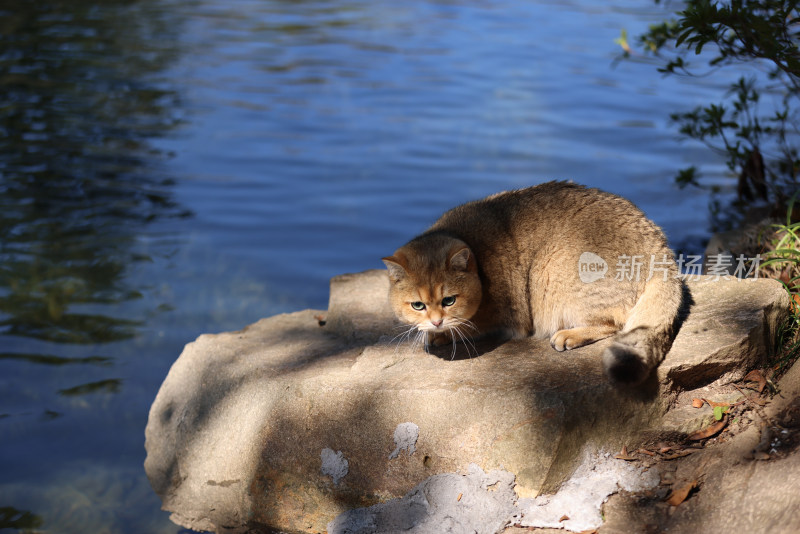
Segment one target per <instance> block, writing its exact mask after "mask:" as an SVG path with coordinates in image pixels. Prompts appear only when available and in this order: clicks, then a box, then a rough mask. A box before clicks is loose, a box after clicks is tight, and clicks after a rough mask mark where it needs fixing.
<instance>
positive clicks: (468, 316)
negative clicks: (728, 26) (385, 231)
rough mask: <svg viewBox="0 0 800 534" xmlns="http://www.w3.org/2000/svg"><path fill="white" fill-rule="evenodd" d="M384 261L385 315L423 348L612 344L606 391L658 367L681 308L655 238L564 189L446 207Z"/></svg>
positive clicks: (657, 233)
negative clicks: (502, 342)
mask: <svg viewBox="0 0 800 534" xmlns="http://www.w3.org/2000/svg"><path fill="white" fill-rule="evenodd" d="M383 262H384V264H385V265H386V267H387V269H388V275H389V279H390V287H389V301H390V304H391V307H392V309H393V311H394V313H395V315H396V316H397V317H398V319H400V320H401V321H402V322H404V323H406V324H408V325H411V326H410V328H412V329H413V328H416V329H417V330H418V331H419V332H420V333H422V334H424V335H425V336H426V337H427V344H430V345H442V344H446V343H450V342H452V343H455V342H457V341H462V342H466V343H471V340H472V339H475V338H477V337H479V336H483V335H486V334H500V335H501V336H504V337H507V338H509V337H510V338H522V337H526V336H535V337H537V338H549V339H550V344H551V345H552V347H553V348H554V349H555V350H557V351H564V350H570V349H574V348H577V347H581V346H584V345H587V344H590V343H594V342H595V341H598V340H600V339H603V338H607V337H610V336H614V341H613V343H612V344H611V345H610V346H609V347H608V348H607V349H605V351H604V352H603V355H602V365H603V368H604V371H605V373H606V375H607V376H608V378H609V379H610V380H611V381H612V382H614V383H616V384H627V385H635V384H639V383H641V382H643V381H644V380H645V379H646V378H647V377H648V376H649V375H650V374H651V373H652V372H653V370H654V369H655V368H656V367H657V366H658V365H659V364H660V363H661V361H662V360H663V359H664V356H665V355H666V353H667V351H668V350H669V348H670V346H671V345H672V340H673V338H674V335H675V329H676V323H677V320H678V313H679V308H680V307H681V304H682V295H683V285H682V282H681V280H680V279H679V271H678V268H677V265H676V263H675V257H674V254H673V252H672V251H671V250H670V249H669V247H668V245H667V240H666V238H665V236H664V233H663V232H662V231H661V229H660V228H659V227H658V226H656V224H655V223H653V222H652V221H650V220H649V219H648V218H647V217H646V216H645V215H644V214H643V213H642V212H641V211H640V210H639V209H638V208H636V207H635V206H634V205H633V204H632V203H631V202H630V201H628V200H626V199H624V198H622V197H619V196H616V195H613V194H610V193H606V192H603V191H600V190H598V189H590V188H587V187H584V186H581V185H578V184H575V183H572V182H548V183H544V184H541V185H537V186H533V187H529V188H526V189H519V190H515V191H506V192H502V193H497V194H495V195H492V196H489V197H487V198H485V199H482V200H476V201H473V202H469V203H467V204H463V205H461V206H458V207H456V208H453V209H452V210H450V211H448V212H446V213H445V214H444V215H442V217H441V218H439V220H438V221H436V222H435V223H434V224H433V226H431V227H430V228H429V229H428V230H427V231H425V232H424V233H423V234H422V235H420V236H418V237H415V238H414V239H412V240H411V241H409V242H408V243H407V244H405V245H403V246H402V247H400V248H399V249H398V250H397V251H396V252H395V253H394V254H393V255H392V256H389V257H386V258H383Z"/></svg>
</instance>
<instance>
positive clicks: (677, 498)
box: [667, 480, 697, 506]
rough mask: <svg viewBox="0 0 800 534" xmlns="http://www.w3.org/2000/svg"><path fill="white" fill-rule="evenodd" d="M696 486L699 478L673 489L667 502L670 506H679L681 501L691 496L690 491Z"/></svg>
mask: <svg viewBox="0 0 800 534" xmlns="http://www.w3.org/2000/svg"><path fill="white" fill-rule="evenodd" d="M696 487H697V480H692V481H691V482H689V483H687V484H684V485H683V486H681V487H679V488H677V489H674V490H672V491H671V492H670V494H669V497H667V504H669V505H670V506H678V505H679V504H680V503H682V502H683V501H685V500H686V497H688V496H689V493H690V492H691V491H692V490H693V489H694V488H696Z"/></svg>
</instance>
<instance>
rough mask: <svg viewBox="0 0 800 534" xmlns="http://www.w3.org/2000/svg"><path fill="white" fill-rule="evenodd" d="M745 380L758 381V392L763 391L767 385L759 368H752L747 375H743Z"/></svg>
mask: <svg viewBox="0 0 800 534" xmlns="http://www.w3.org/2000/svg"><path fill="white" fill-rule="evenodd" d="M744 380H745V382H758V392H759V393H761V392H762V391H764V388H765V387H767V379H766V378H765V377H764V373H762V372H761V371H760V370H759V369H753V370H752V371H750V372H749V373H747V376H745V377H744Z"/></svg>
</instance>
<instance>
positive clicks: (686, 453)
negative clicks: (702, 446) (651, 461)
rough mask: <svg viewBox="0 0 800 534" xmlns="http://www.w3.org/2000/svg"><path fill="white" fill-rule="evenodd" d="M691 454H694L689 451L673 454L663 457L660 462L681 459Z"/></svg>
mask: <svg viewBox="0 0 800 534" xmlns="http://www.w3.org/2000/svg"><path fill="white" fill-rule="evenodd" d="M693 452H694V450H691V449H687V450H683V451H678V452H676V453H675V454H669V455H667V456H663V457H662V460H674V459H676V458H683V457H684V456H689V455H690V454H692V453H693Z"/></svg>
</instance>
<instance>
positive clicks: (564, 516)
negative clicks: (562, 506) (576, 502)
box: [558, 515, 569, 523]
mask: <svg viewBox="0 0 800 534" xmlns="http://www.w3.org/2000/svg"><path fill="white" fill-rule="evenodd" d="M568 519H569V516H568V515H562V516H561V518H560V519H559V520H558V522H559V523H561V522H562V521H567V520H568Z"/></svg>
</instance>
